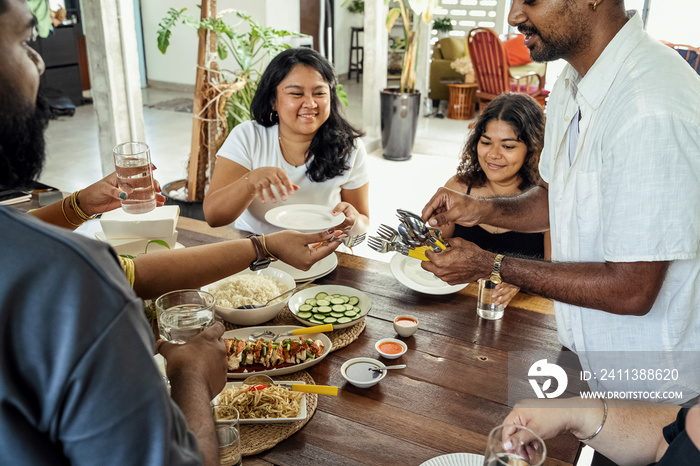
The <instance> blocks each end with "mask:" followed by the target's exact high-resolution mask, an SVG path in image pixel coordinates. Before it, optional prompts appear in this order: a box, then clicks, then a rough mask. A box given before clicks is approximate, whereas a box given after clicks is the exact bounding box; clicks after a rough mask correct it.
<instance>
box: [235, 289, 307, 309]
mask: <svg viewBox="0 0 700 466" xmlns="http://www.w3.org/2000/svg"><path fill="white" fill-rule="evenodd" d="M297 288H299V287H298V286H295V287H294V288H290V289H288V290H287V291H285V292H284V293H282V294H280V295H277V296H275V297H274V298H272V299H271V300H269V301H268V302H266V303H265V304H244V305H243V306H238V307H237V308H236V309H260V308H261V307H267V306H268V305H269V304H270V303H271V302H272V301H274V300H276V299H278V298H281V297H282V296H284V295H288V294H289V293H292V292H294V291H296V290H297Z"/></svg>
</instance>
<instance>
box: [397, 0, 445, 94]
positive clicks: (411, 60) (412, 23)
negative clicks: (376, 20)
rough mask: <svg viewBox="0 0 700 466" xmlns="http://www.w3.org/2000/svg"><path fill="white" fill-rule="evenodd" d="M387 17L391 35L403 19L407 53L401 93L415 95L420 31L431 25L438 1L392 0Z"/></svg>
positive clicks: (402, 74)
mask: <svg viewBox="0 0 700 466" xmlns="http://www.w3.org/2000/svg"><path fill="white" fill-rule="evenodd" d="M390 5H397V6H395V7H393V8H389V13H388V14H387V17H386V28H387V31H389V33H391V29H392V28H393V27H394V24H396V21H397V20H398V19H399V18H401V25H402V26H403V32H404V43H405V49H406V51H405V53H404V56H403V62H402V65H401V84H400V87H399V92H401V93H413V92H415V91H416V62H417V60H416V56H417V54H418V48H419V37H420V31H421V28H422V26H423V25H426V26H427V25H428V24H430V21H431V20H432V16H433V9H434V8H435V6H436V5H437V0H391V1H390Z"/></svg>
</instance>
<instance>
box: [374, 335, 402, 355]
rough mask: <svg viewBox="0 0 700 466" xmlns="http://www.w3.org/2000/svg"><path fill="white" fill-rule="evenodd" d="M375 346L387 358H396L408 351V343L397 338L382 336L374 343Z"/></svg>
mask: <svg viewBox="0 0 700 466" xmlns="http://www.w3.org/2000/svg"><path fill="white" fill-rule="evenodd" d="M374 347H375V348H376V349H377V351H378V352H379V354H381V355H382V356H383V357H385V358H387V359H396V358H398V357H400V356H402V355H403V354H404V353H405V352H406V351H408V345H406V343H404V342H403V341H401V340H397V339H396V338H382V339H381V340H379V341H378V342H377V343H375V344H374Z"/></svg>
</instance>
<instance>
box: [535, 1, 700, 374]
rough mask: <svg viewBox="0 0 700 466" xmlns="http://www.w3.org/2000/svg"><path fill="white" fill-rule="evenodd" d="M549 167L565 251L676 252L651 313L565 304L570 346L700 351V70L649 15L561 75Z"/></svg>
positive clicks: (645, 257) (561, 309)
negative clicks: (660, 34)
mask: <svg viewBox="0 0 700 466" xmlns="http://www.w3.org/2000/svg"><path fill="white" fill-rule="evenodd" d="M579 110H580V113H581V120H580V121H579V135H578V141H577V142H576V150H575V154H574V157H573V160H570V158H569V140H570V134H569V131H570V128H571V122H572V119H573V118H575V116H576V114H577V112H578V111H579ZM540 173H541V176H542V178H543V179H544V180H545V181H546V182H547V183H548V184H549V217H550V228H551V235H552V260H553V261H559V262H603V261H609V262H638V261H671V264H670V267H669V270H668V273H667V276H666V279H665V280H664V283H663V286H662V289H661V291H660V292H659V295H658V297H657V300H656V302H655V303H654V306H653V308H652V309H651V311H650V312H649V313H648V314H646V315H644V316H641V317H635V316H618V315H613V314H609V313H605V312H602V311H598V310H594V309H586V308H582V307H578V306H573V305H569V304H564V303H560V302H556V303H555V310H556V317H557V327H558V332H559V338H560V340H561V342H562V344H564V345H565V346H567V347H568V348H570V349H572V350H574V351H576V352H577V353H582V352H591V351H611V350H613V351H622V350H632V351H637V350H647V351H666V352H668V351H690V350H693V351H698V350H700V255H699V254H698V252H699V251H698V250H699V249H700V77H698V75H697V74H696V73H695V72H694V71H693V69H692V68H690V67H689V66H688V65H687V63H685V62H684V61H683V60H682V59H681V58H680V56H678V54H677V53H676V52H675V51H674V50H673V49H671V48H670V47H667V46H665V45H663V44H661V43H660V42H658V41H656V40H655V39H653V38H651V37H649V36H648V35H647V34H646V33H645V32H644V30H643V29H642V24H641V19H640V18H639V14H635V16H634V17H632V18H631V19H630V20H629V21H628V22H627V24H626V25H625V26H624V27H623V28H622V29H621V30H620V32H619V33H618V34H617V35H616V36H615V38H614V39H613V40H612V41H611V43H610V44H609V45H608V47H607V48H606V49H605V50H604V52H603V53H602V54H601V56H600V57H599V58H598V60H597V61H596V62H595V64H594V65H593V67H591V69H590V70H589V71H588V72H587V74H586V75H585V76H584V77H583V78H581V77H580V76H579V75H578V74H577V73H576V71H575V70H574V69H573V68H572V67H571V66H567V67H566V69H565V70H564V72H563V73H562V74H561V76H560V78H559V79H558V80H557V83H556V84H555V86H554V89H553V91H552V94H551V98H550V101H549V103H548V108H547V126H546V131H545V146H544V150H543V153H542V157H541V160H540ZM639 286H640V287H643V286H645V281H644V277H639ZM680 359H683V358H680ZM686 359H687V360H686V361H684V362H682V363H683V364H686V366H688V367H691V366H695V368H696V369H698V368H700V361H697V360H694V359H693V360H691V359H690V358H686ZM582 362H584V364H585V361H582Z"/></svg>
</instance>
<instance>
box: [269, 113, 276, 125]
mask: <svg viewBox="0 0 700 466" xmlns="http://www.w3.org/2000/svg"><path fill="white" fill-rule="evenodd" d="M275 118H277V112H276V111H274V110H273V111H271V112H270V123H274V122H275Z"/></svg>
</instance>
